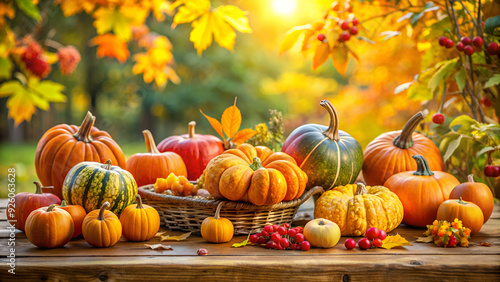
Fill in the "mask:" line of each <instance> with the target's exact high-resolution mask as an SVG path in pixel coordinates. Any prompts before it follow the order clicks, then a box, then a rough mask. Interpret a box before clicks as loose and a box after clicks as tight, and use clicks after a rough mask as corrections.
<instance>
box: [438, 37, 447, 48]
mask: <svg viewBox="0 0 500 282" xmlns="http://www.w3.org/2000/svg"><path fill="white" fill-rule="evenodd" d="M446 41H448V38H446V36H441V37H439V45H441V46H443V47H444V45H446Z"/></svg>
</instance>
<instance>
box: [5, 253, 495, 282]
mask: <svg viewBox="0 0 500 282" xmlns="http://www.w3.org/2000/svg"><path fill="white" fill-rule="evenodd" d="M499 259H500V255H494V256H493V255H491V256H487V258H485V256H480V255H475V254H474V255H472V254H471V255H468V256H464V257H460V259H451V257H446V256H444V257H443V256H436V255H425V256H412V255H409V256H397V255H393V256H378V255H375V256H371V257H370V263H367V261H366V259H364V258H362V257H355V256H351V255H342V256H329V255H324V256H318V257H309V256H306V257H304V256H297V257H293V256H292V257H283V256H281V257H276V256H263V257H258V258H255V257H252V256H244V257H233V256H214V255H208V256H187V257H177V258H175V259H165V258H162V257H134V258H133V259H131V258H130V257H120V258H113V259H110V258H95V257H75V258H72V259H71V260H61V259H60V258H52V257H46V258H44V259H43V260H40V259H37V258H18V259H17V260H16V265H15V272H16V275H15V276H14V275H11V274H9V273H8V272H7V270H8V269H9V266H8V264H7V263H6V262H7V260H6V259H2V260H1V261H2V263H0V280H5V281H7V280H11V279H13V278H15V279H21V280H49V281H56V280H63V281H64V280H72V281H73V280H88V281H108V280H109V281H114V280H120V281H122V280H137V279H139V280H141V281H150V280H151V281H155V280H168V281H193V280H201V279H209V280H210V281H228V280H230V281H238V280H252V281H256V280H257V281H258V280H261V279H262V280H277V281H284V280H286V281H299V280H300V281H304V280H309V279H313V280H314V281H332V280H334V281H391V280H401V279H403V280H405V281H416V280H419V281H426V280H433V281H434V280H436V279H438V280H443V281H446V280H455V281H498V280H499V279H500V267H499V264H498V261H499Z"/></svg>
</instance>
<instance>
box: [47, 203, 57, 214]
mask: <svg viewBox="0 0 500 282" xmlns="http://www.w3.org/2000/svg"><path fill="white" fill-rule="evenodd" d="M55 207H56V204H52V205H50V206H49V207H48V208H47V210H46V211H47V212H51V211H53V210H54V208H55Z"/></svg>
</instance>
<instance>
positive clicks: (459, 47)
mask: <svg viewBox="0 0 500 282" xmlns="http://www.w3.org/2000/svg"><path fill="white" fill-rule="evenodd" d="M464 47H465V45H464V44H463V43H462V42H458V43H457V50H458V51H463V50H464Z"/></svg>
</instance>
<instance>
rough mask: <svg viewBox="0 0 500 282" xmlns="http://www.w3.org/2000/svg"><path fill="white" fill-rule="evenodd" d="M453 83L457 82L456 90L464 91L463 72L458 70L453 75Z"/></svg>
mask: <svg viewBox="0 0 500 282" xmlns="http://www.w3.org/2000/svg"><path fill="white" fill-rule="evenodd" d="M455 81H456V82H457V86H458V89H459V90H460V91H463V90H464V87H465V70H464V69H460V70H459V71H458V72H457V74H455Z"/></svg>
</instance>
